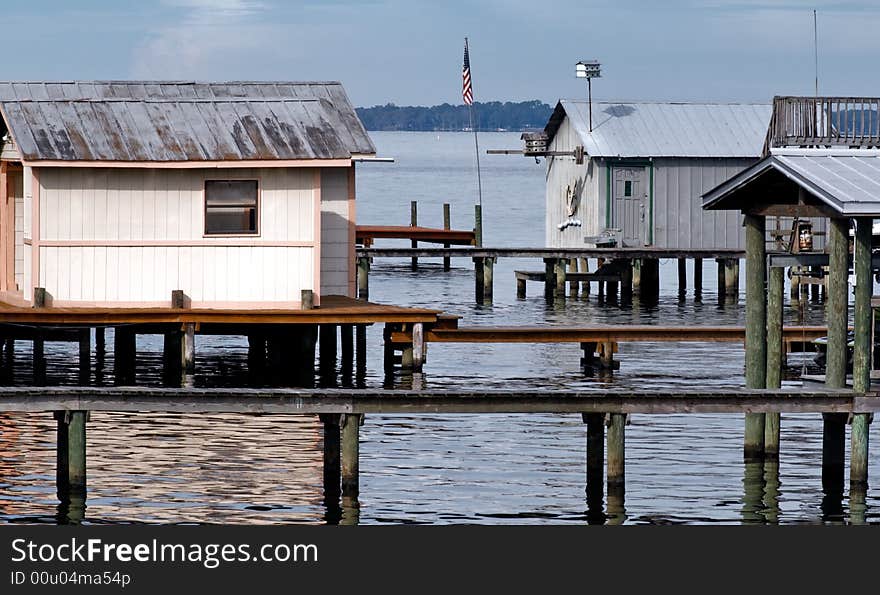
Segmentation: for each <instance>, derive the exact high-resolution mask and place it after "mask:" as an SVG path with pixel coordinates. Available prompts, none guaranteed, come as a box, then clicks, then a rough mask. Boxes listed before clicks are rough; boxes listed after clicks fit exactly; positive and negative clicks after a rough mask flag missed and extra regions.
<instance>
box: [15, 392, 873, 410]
mask: <svg viewBox="0 0 880 595" xmlns="http://www.w3.org/2000/svg"><path fill="white" fill-rule="evenodd" d="M0 411H6V412H49V411H145V412H146V411H161V412H177V413H201V412H229V413H279V414H315V413H373V414H375V413H410V414H427V413H591V412H592V413H656V414H662V413H743V412H748V413H760V412H786V413H794V412H800V413H870V412H877V411H880V397H878V395H877V394H876V393H864V394H862V393H854V392H852V391H849V390H844V389H840V390H821V389H818V390H817V389H809V390H750V389H745V388H730V389H717V390H713V389H708V388H707V389H704V390H700V391H693V390H651V391H626V390H595V391H589V390H582V391H573V390H521V391H516V390H503V391H499V390H486V391H484V390H425V391H407V390H375V389H374V390H355V389H319V390H297V389H193V388H188V389H176V388H142V387H129V388H122V387H114V388H79V387H42V388H34V387H20V388H19V387H13V388H10V387H0Z"/></svg>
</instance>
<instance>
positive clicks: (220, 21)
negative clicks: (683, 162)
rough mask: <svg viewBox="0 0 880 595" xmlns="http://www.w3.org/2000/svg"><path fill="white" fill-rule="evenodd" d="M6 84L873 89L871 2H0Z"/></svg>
mask: <svg viewBox="0 0 880 595" xmlns="http://www.w3.org/2000/svg"><path fill="white" fill-rule="evenodd" d="M0 6H2V16H0V22H2V23H3V37H4V42H5V43H4V45H5V52H4V56H5V59H4V61H3V66H2V71H3V72H2V74H0V79H5V80H77V79H82V80H85V79H88V80H98V79H165V80H168V79H174V80H339V81H341V82H342V83H343V84H344V85H345V88H346V90H347V91H348V94H349V96H350V98H351V100H352V102H353V103H354V104H355V105H357V106H372V105H382V104H385V103H394V104H397V105H434V104H439V103H444V102H448V103H461V66H462V52H463V43H464V37H465V36H467V37H468V38H469V40H470V56H471V72H472V75H473V86H474V94H475V99H476V100H477V101H494V100H498V101H523V100H530V99H540V100H542V101H545V102H547V103H551V104H552V103H555V101H556V100H557V99H559V98H577V97H585V96H586V85H585V84H584V82H583V81H582V80H578V79H576V78H575V76H574V65H575V63H576V62H577V61H578V60H580V59H595V60H599V61H600V62H601V64H602V77H601V78H600V79H597V80H595V81H593V97H594V98H596V99H614V100H639V99H641V100H657V99H661V100H692V101H699V100H709V101H764V102H766V101H769V100H770V99H771V98H772V96H773V95H782V94H812V93H813V92H814V77H815V66H814V45H813V14H812V11H813V9H816V10H817V11H818V42H819V43H818V48H819V92H820V93H822V94H828V95H872V96H876V95H878V94H880V83H877V82H876V80H877V75H876V73H877V65H878V64H880V44H878V43H876V37H877V31H880V2H877V0H873V1H861V2H858V1H846V0H814V1H813V2H798V1H795V0H653V1H643V0H632V1H631V0H617V1H615V2H608V1H597V0H544V1H535V0H473V1H467V0H433V1H423V0H408V1H404V0H365V1H354V0H321V1H317V0H138V1H134V0H3V3H2V5H0Z"/></svg>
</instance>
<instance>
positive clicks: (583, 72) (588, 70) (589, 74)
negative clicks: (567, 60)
mask: <svg viewBox="0 0 880 595" xmlns="http://www.w3.org/2000/svg"><path fill="white" fill-rule="evenodd" d="M574 73H575V76H577V78H579V79H587V96H588V98H589V110H590V132H593V79H594V78H598V77H600V76H602V74H601V72H600V68H599V62H597V61H596V60H581V61H580V62H578V63H577V64H575V67H574Z"/></svg>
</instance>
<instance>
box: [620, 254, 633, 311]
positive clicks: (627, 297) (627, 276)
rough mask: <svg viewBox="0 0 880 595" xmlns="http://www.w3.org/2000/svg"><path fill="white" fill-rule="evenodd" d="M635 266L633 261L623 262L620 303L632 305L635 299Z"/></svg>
mask: <svg viewBox="0 0 880 595" xmlns="http://www.w3.org/2000/svg"><path fill="white" fill-rule="evenodd" d="M632 277H633V266H632V261H631V260H624V261H623V268H622V269H621V271H620V302H621V303H622V304H631V303H632V297H633V283H632Z"/></svg>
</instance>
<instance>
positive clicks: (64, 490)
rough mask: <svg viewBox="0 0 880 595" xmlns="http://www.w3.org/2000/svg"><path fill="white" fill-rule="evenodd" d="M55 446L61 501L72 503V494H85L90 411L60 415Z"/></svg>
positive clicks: (57, 415)
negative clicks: (87, 425)
mask: <svg viewBox="0 0 880 595" xmlns="http://www.w3.org/2000/svg"><path fill="white" fill-rule="evenodd" d="M55 419H56V420H57V422H58V423H57V437H58V442H57V445H56V483H57V490H58V499H59V500H61V501H62V502H66V501H69V499H70V497H71V495H72V494H77V495H80V496H84V495H85V492H86V421H87V419H88V412H87V411H58V412H56V413H55Z"/></svg>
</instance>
